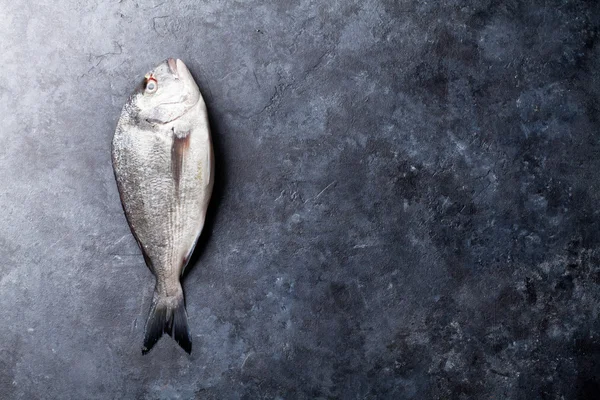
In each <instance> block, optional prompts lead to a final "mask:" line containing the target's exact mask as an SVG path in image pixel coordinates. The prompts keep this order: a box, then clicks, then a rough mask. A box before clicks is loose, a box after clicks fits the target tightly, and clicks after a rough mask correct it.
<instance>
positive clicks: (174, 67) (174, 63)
mask: <svg viewBox="0 0 600 400" xmlns="http://www.w3.org/2000/svg"><path fill="white" fill-rule="evenodd" d="M178 61H179V62H181V60H178V59H174V58H169V59H167V65H168V66H169V70H170V71H171V73H172V74H173V75H174V76H175V78H177V79H179V73H178V71H177V62H178Z"/></svg>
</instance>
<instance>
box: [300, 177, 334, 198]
mask: <svg viewBox="0 0 600 400" xmlns="http://www.w3.org/2000/svg"><path fill="white" fill-rule="evenodd" d="M336 182H337V181H333V182H331V183H330V184H329V185H327V186H325V188H323V190H321V191H320V192H319V194H317V195H316V196H315V197H313V198H311V199H306V200H305V201H304V203H307V202H309V201H310V200H316V199H318V198H319V196H321V195H322V194H323V193H325V191H326V190H327V189H329V188H330V187H331V186H332V185H334V184H335V183H336Z"/></svg>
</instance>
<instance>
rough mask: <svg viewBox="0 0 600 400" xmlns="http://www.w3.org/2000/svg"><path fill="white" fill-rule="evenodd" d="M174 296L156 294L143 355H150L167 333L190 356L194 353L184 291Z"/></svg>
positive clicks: (149, 318) (147, 323)
mask: <svg viewBox="0 0 600 400" xmlns="http://www.w3.org/2000/svg"><path fill="white" fill-rule="evenodd" d="M178 288H179V290H178V291H177V293H176V294H175V295H174V296H165V295H162V294H160V293H159V292H157V291H155V292H154V299H153V300H152V308H151V309H150V314H149V315H148V321H146V333H145V335H144V346H143V347H142V354H146V353H148V352H149V351H150V350H151V349H152V347H153V346H154V345H155V344H156V342H158V339H160V338H161V337H162V335H163V333H166V334H167V335H169V336H171V337H172V338H173V339H175V341H176V342H177V343H178V344H179V345H180V346H181V348H183V349H184V350H185V351H186V352H187V353H188V354H190V353H191V352H192V337H191V334H190V329H189V327H188V323H187V312H186V311H185V302H184V299H183V289H182V288H181V284H179V287H178Z"/></svg>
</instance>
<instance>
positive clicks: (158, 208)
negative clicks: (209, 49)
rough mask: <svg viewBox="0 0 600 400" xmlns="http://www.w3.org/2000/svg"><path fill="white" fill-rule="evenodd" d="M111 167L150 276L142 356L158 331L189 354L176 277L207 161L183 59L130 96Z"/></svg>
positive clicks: (193, 237) (198, 108) (202, 120)
mask: <svg viewBox="0 0 600 400" xmlns="http://www.w3.org/2000/svg"><path fill="white" fill-rule="evenodd" d="M112 162H113V168H114V172H115V178H116V181H117V186H118V188H119V194H120V196H121V203H122V204H123V209H124V210H125V215H126V217H127V222H128V223H129V226H130V228H131V231H132V233H133V236H134V237H135V239H136V240H137V243H138V245H139V246H140V249H141V250H142V254H143V256H144V260H145V262H146V265H147V266H148V268H150V271H152V273H153V274H154V276H155V277H156V287H155V289H154V298H153V301H152V306H151V309H150V314H149V316H148V320H147V322H146V328H145V334H144V346H143V347H142V353H143V354H146V353H147V352H148V351H150V349H151V348H152V346H154V344H155V343H156V342H157V341H158V340H159V339H160V337H161V336H162V335H163V333H165V332H166V333H167V334H169V335H170V336H171V337H173V339H175V340H176V341H177V343H179V345H180V346H181V347H182V348H183V349H184V350H185V351H186V352H188V353H191V351H192V338H191V335H190V330H189V327H188V323H187V313H186V310H185V303H184V296H183V289H182V287H181V283H180V281H179V279H180V277H181V275H182V274H183V271H184V269H185V267H186V265H187V264H188V262H189V260H190V256H191V254H192V252H193V251H194V246H195V245H196V241H197V240H198V236H200V232H201V231H202V228H203V226H204V221H205V218H206V209H207V207H208V203H209V200H210V196H211V193H212V188H213V177H214V157H213V150H212V143H211V138H210V127H209V124H208V115H207V112H206V105H205V103H204V99H203V98H202V95H201V94H200V90H199V89H198V85H196V82H195V81H194V78H193V77H192V75H191V74H190V71H189V70H188V68H187V67H186V65H185V64H184V63H183V61H181V60H176V59H172V58H169V59H168V60H165V61H164V62H162V63H161V64H159V65H158V66H157V67H156V68H154V70H152V71H151V72H149V73H148V74H146V76H145V78H144V80H143V83H142V84H141V85H140V86H139V87H138V88H137V89H136V90H135V92H134V93H133V94H132V95H131V96H130V98H129V100H128V101H127V103H126V104H125V106H124V107H123V111H122V112H121V117H120V119H119V122H118V124H117V129H116V131H115V135H114V138H113V142H112Z"/></svg>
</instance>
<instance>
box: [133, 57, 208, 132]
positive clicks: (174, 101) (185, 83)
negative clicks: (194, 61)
mask: <svg viewBox="0 0 600 400" xmlns="http://www.w3.org/2000/svg"><path fill="white" fill-rule="evenodd" d="M199 99H200V90H199V89H198V85H196V82H195V81H194V78H193V77H192V74H191V73H190V71H189V69H188V68H187V66H186V65H185V64H184V63H183V61H181V60H179V59H173V58H169V59H167V60H165V61H163V62H162V63H160V64H159V65H158V66H157V67H156V68H154V69H153V70H152V71H150V72H148V73H147V74H146V76H145V77H144V81H143V83H142V85H141V86H140V87H138V88H137V89H136V91H135V92H134V94H133V95H132V96H131V98H130V100H129V101H130V102H131V103H132V104H133V106H134V107H133V109H134V110H136V112H137V114H138V115H137V117H138V118H139V119H142V120H145V121H147V122H150V123H154V124H166V123H169V122H172V121H174V120H176V119H178V118H179V117H181V116H182V115H184V114H185V113H186V112H187V111H189V110H190V109H191V108H192V107H194V105H196V103H198V100H199Z"/></svg>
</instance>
